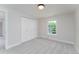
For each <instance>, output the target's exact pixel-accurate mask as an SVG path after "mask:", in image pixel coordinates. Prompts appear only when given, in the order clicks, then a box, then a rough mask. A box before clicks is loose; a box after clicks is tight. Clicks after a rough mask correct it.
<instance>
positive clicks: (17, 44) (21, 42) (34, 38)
mask: <svg viewBox="0 0 79 59" xmlns="http://www.w3.org/2000/svg"><path fill="white" fill-rule="evenodd" d="M36 38H37V37H36ZM36 38H33V39H36ZM30 40H32V39H30ZM30 40H28V41H30ZM24 42H27V41H22V42H19V43H17V44H13V45H10V46H8V47H6V49H10V48H12V47H15V46H18V45H20V44H22V43H24Z"/></svg>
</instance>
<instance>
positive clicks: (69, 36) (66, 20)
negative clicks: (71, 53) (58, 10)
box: [38, 13, 75, 44]
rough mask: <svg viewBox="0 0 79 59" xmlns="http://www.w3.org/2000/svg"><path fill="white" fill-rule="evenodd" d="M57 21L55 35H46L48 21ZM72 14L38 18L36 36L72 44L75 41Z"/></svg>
mask: <svg viewBox="0 0 79 59" xmlns="http://www.w3.org/2000/svg"><path fill="white" fill-rule="evenodd" d="M52 19H54V20H56V21H57V33H56V35H48V27H47V26H48V20H52ZM74 19H75V17H74V13H66V14H61V15H57V16H53V17H50V18H40V19H39V21H38V26H39V27H38V33H39V34H38V36H39V37H43V38H49V39H52V40H57V41H62V42H66V43H71V44H73V43H74V40H75V23H74Z"/></svg>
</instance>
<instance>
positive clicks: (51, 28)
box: [48, 21, 56, 34]
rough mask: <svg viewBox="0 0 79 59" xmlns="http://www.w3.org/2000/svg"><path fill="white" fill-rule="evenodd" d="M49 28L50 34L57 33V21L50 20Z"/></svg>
mask: <svg viewBox="0 0 79 59" xmlns="http://www.w3.org/2000/svg"><path fill="white" fill-rule="evenodd" d="M48 28H49V29H48V30H49V33H50V34H56V21H49V22H48Z"/></svg>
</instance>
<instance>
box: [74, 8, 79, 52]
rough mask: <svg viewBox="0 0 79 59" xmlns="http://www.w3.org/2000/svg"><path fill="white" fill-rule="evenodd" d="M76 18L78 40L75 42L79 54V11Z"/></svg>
mask: <svg viewBox="0 0 79 59" xmlns="http://www.w3.org/2000/svg"><path fill="white" fill-rule="evenodd" d="M75 18H76V40H75V47H76V49H77V51H78V52H79V9H78V10H76V13H75Z"/></svg>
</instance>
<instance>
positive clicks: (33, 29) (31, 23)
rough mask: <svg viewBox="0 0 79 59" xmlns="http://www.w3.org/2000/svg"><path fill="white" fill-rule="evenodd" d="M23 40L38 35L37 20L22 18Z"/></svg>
mask: <svg viewBox="0 0 79 59" xmlns="http://www.w3.org/2000/svg"><path fill="white" fill-rule="evenodd" d="M21 34H22V37H21V38H22V42H25V41H29V40H31V39H34V38H36V37H37V20H34V19H28V18H24V17H22V18H21Z"/></svg>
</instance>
